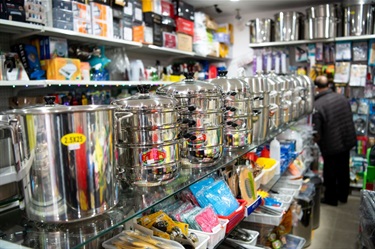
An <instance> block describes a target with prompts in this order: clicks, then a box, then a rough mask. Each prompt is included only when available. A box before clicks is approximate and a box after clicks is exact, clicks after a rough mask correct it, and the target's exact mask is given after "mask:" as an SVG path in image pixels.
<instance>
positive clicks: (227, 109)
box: [210, 71, 253, 150]
mask: <svg viewBox="0 0 375 249" xmlns="http://www.w3.org/2000/svg"><path fill="white" fill-rule="evenodd" d="M218 74H219V76H218V77H217V78H216V79H213V80H211V81H210V82H211V83H213V84H215V85H217V86H219V87H221V89H222V90H223V100H224V120H225V130H224V143H225V146H226V147H227V148H228V149H229V150H232V149H236V148H241V147H244V146H247V145H250V144H251V143H252V135H253V133H252V128H253V125H252V117H253V112H252V105H253V103H252V102H253V101H252V98H251V93H250V86H249V85H248V84H247V83H246V81H243V80H241V79H234V78H231V79H229V78H227V77H226V75H227V71H219V73H218Z"/></svg>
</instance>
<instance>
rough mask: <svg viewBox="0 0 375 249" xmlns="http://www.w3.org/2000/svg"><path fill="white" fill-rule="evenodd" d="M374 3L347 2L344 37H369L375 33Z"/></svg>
mask: <svg viewBox="0 0 375 249" xmlns="http://www.w3.org/2000/svg"><path fill="white" fill-rule="evenodd" d="M373 14H374V7H373V5H372V1H366V0H359V1H352V0H351V1H347V3H345V4H344V33H343V35H344V36H357V35H369V34H373V32H374V20H373Z"/></svg>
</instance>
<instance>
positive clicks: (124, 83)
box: [0, 80, 172, 87]
mask: <svg viewBox="0 0 375 249" xmlns="http://www.w3.org/2000/svg"><path fill="white" fill-rule="evenodd" d="M169 83H172V82H171V81H90V80H15V81H0V86H13V87H15V86H23V87H35V86H39V87H47V86H63V85H64V86H70V85H72V86H73V85H74V86H138V85H152V86H154V85H155V86H158V85H166V84H169Z"/></svg>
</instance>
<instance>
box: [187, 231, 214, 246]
mask: <svg viewBox="0 0 375 249" xmlns="http://www.w3.org/2000/svg"><path fill="white" fill-rule="evenodd" d="M189 232H192V231H189ZM197 236H198V239H199V242H198V245H197V246H195V249H206V248H207V245H208V241H209V240H210V236H208V235H207V234H203V233H199V234H197Z"/></svg>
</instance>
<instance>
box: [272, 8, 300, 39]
mask: <svg viewBox="0 0 375 249" xmlns="http://www.w3.org/2000/svg"><path fill="white" fill-rule="evenodd" d="M302 17H303V14H302V13H299V12H295V11H289V12H279V13H277V14H275V41H297V40H299V39H300V35H301V32H300V28H301V27H302V25H301V21H302Z"/></svg>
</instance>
